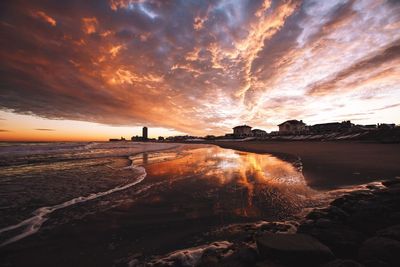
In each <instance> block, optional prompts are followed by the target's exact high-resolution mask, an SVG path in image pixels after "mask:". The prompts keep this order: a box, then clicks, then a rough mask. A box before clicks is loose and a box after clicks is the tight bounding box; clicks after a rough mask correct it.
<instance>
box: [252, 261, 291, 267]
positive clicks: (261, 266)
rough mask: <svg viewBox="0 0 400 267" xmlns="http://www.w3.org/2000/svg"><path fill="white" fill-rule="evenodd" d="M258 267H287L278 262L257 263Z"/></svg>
mask: <svg viewBox="0 0 400 267" xmlns="http://www.w3.org/2000/svg"><path fill="white" fill-rule="evenodd" d="M256 267H285V265H282V264H280V263H278V262H274V261H270V260H266V261H261V262H257V264H256Z"/></svg>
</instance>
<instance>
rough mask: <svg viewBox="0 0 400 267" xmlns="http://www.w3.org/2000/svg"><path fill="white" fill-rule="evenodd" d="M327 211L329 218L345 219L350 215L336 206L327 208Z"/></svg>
mask: <svg viewBox="0 0 400 267" xmlns="http://www.w3.org/2000/svg"><path fill="white" fill-rule="evenodd" d="M327 212H328V215H329V218H330V219H333V220H336V221H345V220H346V219H347V218H348V217H349V214H347V212H345V211H343V210H342V209H341V208H338V207H336V206H330V207H329V208H328V209H327Z"/></svg>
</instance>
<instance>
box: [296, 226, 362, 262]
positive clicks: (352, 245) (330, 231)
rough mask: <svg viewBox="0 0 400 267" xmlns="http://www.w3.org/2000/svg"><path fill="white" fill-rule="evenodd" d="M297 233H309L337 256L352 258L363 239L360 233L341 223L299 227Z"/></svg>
mask: <svg viewBox="0 0 400 267" xmlns="http://www.w3.org/2000/svg"><path fill="white" fill-rule="evenodd" d="M298 232H299V233H305V234H309V235H311V236H313V237H315V238H316V239H318V240H319V241H320V242H322V243H323V244H325V245H326V246H328V247H329V248H330V249H331V250H332V251H333V253H334V254H335V255H336V256H337V257H343V258H354V257H355V255H357V252H358V248H359V246H360V245H361V243H362V242H363V241H364V240H365V237H364V235H363V234H362V233H360V232H357V231H355V230H353V229H352V228H350V227H348V226H346V225H343V224H337V223H336V224H332V225H331V226H330V227H323V228H321V227H317V226H316V225H315V226H314V227H306V228H304V227H299V231H298Z"/></svg>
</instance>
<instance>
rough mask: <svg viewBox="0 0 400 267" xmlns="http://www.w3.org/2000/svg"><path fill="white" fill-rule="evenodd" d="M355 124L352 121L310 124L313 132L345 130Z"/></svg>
mask: <svg viewBox="0 0 400 267" xmlns="http://www.w3.org/2000/svg"><path fill="white" fill-rule="evenodd" d="M353 126H354V125H353V124H352V123H351V122H350V121H342V122H330V123H320V124H315V125H313V126H310V131H311V132H312V133H333V132H345V131H348V130H350V129H351V128H352V127H353Z"/></svg>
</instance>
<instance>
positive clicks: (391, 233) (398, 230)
mask: <svg viewBox="0 0 400 267" xmlns="http://www.w3.org/2000/svg"><path fill="white" fill-rule="evenodd" d="M376 235H377V236H380V237H386V238H391V239H394V240H397V241H400V224H398V225H394V226H391V227H388V228H385V229H382V230H379V231H378V232H377V234H376Z"/></svg>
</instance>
